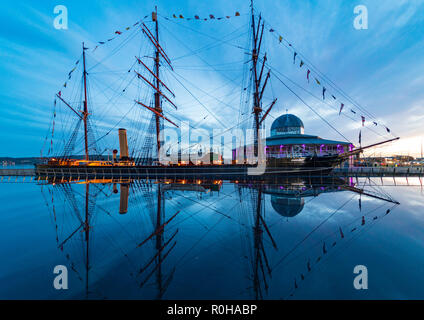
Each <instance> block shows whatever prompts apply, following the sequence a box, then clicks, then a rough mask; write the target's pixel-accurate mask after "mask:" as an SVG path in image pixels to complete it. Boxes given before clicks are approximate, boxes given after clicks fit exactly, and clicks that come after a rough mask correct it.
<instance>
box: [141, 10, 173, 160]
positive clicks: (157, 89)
mask: <svg viewBox="0 0 424 320" xmlns="http://www.w3.org/2000/svg"><path fill="white" fill-rule="evenodd" d="M152 20H153V22H155V31H154V33H155V34H153V32H151V31H150V30H149V28H147V26H146V25H145V24H144V23H142V26H141V28H142V30H143V33H144V34H145V35H146V37H147V38H148V39H149V40H150V41H151V42H152V44H153V46H154V47H155V57H154V61H155V63H154V68H153V71H152V70H150V68H149V67H148V66H147V65H146V64H145V63H144V62H143V61H142V60H141V58H139V57H136V59H137V61H138V63H139V64H140V65H142V66H143V67H144V68H145V69H147V71H148V72H149V73H150V74H151V75H152V76H153V78H154V81H152V82H151V81H149V80H148V79H147V78H146V77H144V76H143V75H142V74H140V73H138V72H137V71H135V73H136V75H137V76H138V78H139V79H143V80H144V81H145V82H146V83H147V84H148V85H149V86H150V87H152V88H153V90H154V108H151V107H149V106H148V105H146V104H145V103H143V102H140V101H137V100H136V101H135V102H136V103H138V104H139V105H141V106H142V107H144V108H146V109H148V110H150V111H151V112H153V113H154V114H155V122H156V149H157V156H158V160H159V155H160V148H161V136H160V135H161V133H160V132H161V118H162V119H164V120H166V121H167V122H169V123H171V124H172V125H173V126H175V127H177V128H178V125H176V124H175V123H174V122H172V121H171V120H169V119H168V118H167V117H165V116H164V115H163V109H162V97H163V98H165V100H166V101H167V102H169V103H170V104H171V105H172V106H173V107H174V108H175V109H177V106H176V105H175V104H174V103H173V102H172V100H171V99H170V98H168V97H167V96H166V95H165V94H164V93H163V92H162V90H161V89H162V88H163V89H164V90H166V91H168V92H169V93H170V94H171V95H172V97H175V94H174V93H173V92H172V91H171V90H170V89H169V88H168V87H167V86H166V84H164V83H163V81H162V80H161V79H160V72H159V68H160V66H161V58H160V57H161V56H162V58H163V61H165V62H166V63H167V64H168V66H169V67H170V68H171V70H173V68H172V66H171V60H170V59H169V57H168V56H167V54H166V53H165V51H164V50H163V48H162V46H161V45H160V44H159V22H158V10H157V7H155V11H154V12H152Z"/></svg>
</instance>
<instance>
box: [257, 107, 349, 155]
mask: <svg viewBox="0 0 424 320" xmlns="http://www.w3.org/2000/svg"><path fill="white" fill-rule="evenodd" d="M304 128H305V127H304V125H303V122H302V120H300V119H299V118H298V117H296V116H295V115H293V114H284V115H282V116H280V117H278V118H277V119H275V120H274V122H273V123H272V125H271V135H270V136H269V137H268V138H267V139H266V148H265V153H266V156H267V158H276V159H279V158H297V157H307V156H314V155H315V156H331V155H337V154H341V153H344V152H348V151H349V148H350V147H351V144H350V143H348V142H343V141H336V140H328V139H323V138H320V137H318V136H314V135H307V134H305V133H304Z"/></svg>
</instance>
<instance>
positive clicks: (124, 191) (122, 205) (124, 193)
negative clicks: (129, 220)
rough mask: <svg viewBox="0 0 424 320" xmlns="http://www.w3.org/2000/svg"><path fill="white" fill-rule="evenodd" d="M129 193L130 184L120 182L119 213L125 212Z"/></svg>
mask: <svg viewBox="0 0 424 320" xmlns="http://www.w3.org/2000/svg"><path fill="white" fill-rule="evenodd" d="M129 194H130V186H129V185H128V184H125V183H121V198H120V202H119V213H120V214H126V213H127V212H128V196H129Z"/></svg>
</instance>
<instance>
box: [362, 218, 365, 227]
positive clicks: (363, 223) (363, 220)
mask: <svg viewBox="0 0 424 320" xmlns="http://www.w3.org/2000/svg"><path fill="white" fill-rule="evenodd" d="M363 225H365V217H364V216H362V222H361V226H363Z"/></svg>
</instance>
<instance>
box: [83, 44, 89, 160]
mask: <svg viewBox="0 0 424 320" xmlns="http://www.w3.org/2000/svg"><path fill="white" fill-rule="evenodd" d="M85 49H86V48H85V46H84V42H83V43H82V59H83V65H84V72H83V74H84V76H83V77H84V111H83V121H84V143H85V160H86V161H88V160H89V158H88V134H87V119H88V105H87V104H88V103H87V70H86V67H85Z"/></svg>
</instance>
